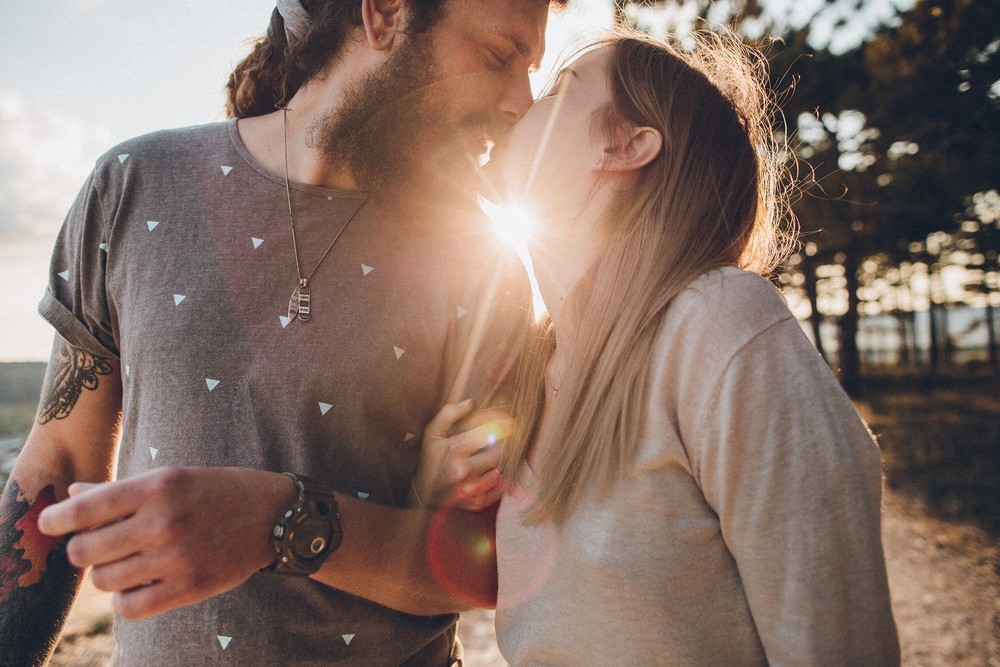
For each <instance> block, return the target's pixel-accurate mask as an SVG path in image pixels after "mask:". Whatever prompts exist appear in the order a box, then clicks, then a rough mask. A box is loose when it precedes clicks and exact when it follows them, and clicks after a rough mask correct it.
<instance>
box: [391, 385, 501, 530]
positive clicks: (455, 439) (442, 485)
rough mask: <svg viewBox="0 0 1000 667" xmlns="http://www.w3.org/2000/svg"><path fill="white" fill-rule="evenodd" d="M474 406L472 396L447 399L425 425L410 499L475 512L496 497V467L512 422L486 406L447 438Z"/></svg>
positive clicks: (497, 479)
mask: <svg viewBox="0 0 1000 667" xmlns="http://www.w3.org/2000/svg"><path fill="white" fill-rule="evenodd" d="M472 408H473V402H472V401H471V400H465V401H462V402H461V403H449V404H448V405H445V406H444V407H443V408H441V411H440V412H438V413H437V415H435V417H434V419H432V420H431V422H430V423H429V424H428V425H427V427H426V428H425V429H424V439H423V443H422V446H421V450H420V465H419V466H418V468H417V473H416V475H415V476H414V479H413V488H414V491H415V492H416V496H415V497H414V498H413V499H414V500H417V501H418V503H419V504H420V505H423V506H425V507H431V508H436V507H441V506H444V505H447V506H448V507H452V508H456V509H465V510H470V511H473V512H478V511H481V510H484V509H486V508H487V507H490V506H491V505H494V504H495V503H496V502H497V501H499V500H500V495H501V492H502V491H501V486H500V474H499V472H497V465H498V464H499V463H500V448H501V447H502V445H503V440H504V438H505V437H507V434H508V433H510V432H511V430H512V428H513V422H512V420H511V418H510V417H509V416H508V415H507V414H506V413H504V412H501V411H499V410H485V411H483V412H479V413H476V414H474V415H472V417H471V418H470V419H468V420H467V423H466V424H463V426H470V425H471V426H472V428H469V429H468V430H466V431H464V432H461V433H457V434H455V435H452V436H451V437H449V433H451V431H452V430H453V428H454V426H455V424H456V423H458V422H459V421H461V420H462V419H463V418H465V417H466V416H467V415H469V413H470V412H471V411H472ZM410 495H411V497H413V496H414V493H413V492H411V494H410Z"/></svg>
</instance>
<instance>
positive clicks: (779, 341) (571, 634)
mask: <svg viewBox="0 0 1000 667" xmlns="http://www.w3.org/2000/svg"><path fill="white" fill-rule="evenodd" d="M692 42H693V43H694V49H693V50H691V51H690V52H688V51H680V50H678V49H675V48H672V47H670V46H668V45H666V44H664V43H661V42H658V41H654V40H652V39H649V38H643V37H638V36H617V37H613V38H610V39H607V40H604V41H602V42H600V43H598V44H597V45H595V47H594V48H592V49H590V50H588V51H586V52H585V53H583V55H581V56H579V57H578V58H577V59H576V60H575V61H574V62H572V64H571V65H570V66H569V67H567V68H566V69H565V70H563V71H562V72H561V73H560V75H559V78H558V80H557V81H556V83H555V85H554V87H553V88H552V90H551V91H550V92H549V93H548V95H546V96H545V97H544V98H542V99H540V100H538V101H537V102H536V104H535V105H534V106H533V107H532V108H531V109H530V110H529V111H528V113H527V115H526V116H525V117H524V118H523V119H522V120H521V121H520V122H519V123H518V124H517V126H516V127H515V128H514V130H513V132H512V134H511V137H510V140H509V143H508V145H507V146H506V147H504V148H503V149H502V150H500V151H499V152H498V153H497V155H496V156H495V158H494V159H493V160H491V162H490V170H491V175H492V176H493V178H494V179H495V180H497V181H498V182H499V183H500V184H501V190H502V191H503V192H504V194H505V196H506V198H507V199H508V200H509V201H514V200H516V201H517V202H518V204H519V205H520V206H522V207H526V208H530V209H532V210H533V212H534V213H535V217H536V220H537V222H538V226H539V229H538V230H537V233H536V237H535V239H534V240H533V241H532V242H531V247H530V249H531V253H532V260H533V263H534V267H535V272H536V276H537V279H538V283H539V287H540V289H541V292H542V296H543V298H544V300H545V303H546V305H547V308H548V319H547V320H545V321H544V322H543V323H542V326H541V329H540V333H539V335H538V337H537V339H536V340H535V342H534V346H533V349H531V350H530V351H529V353H528V355H527V356H526V360H525V363H524V364H523V367H522V369H521V373H520V380H519V387H518V398H517V402H516V405H515V412H516V416H517V419H518V420H519V424H520V425H521V426H522V427H524V428H522V431H523V432H522V433H520V434H518V435H517V436H516V437H513V438H511V439H510V441H509V442H508V443H507V445H506V447H505V450H504V452H503V458H502V462H501V466H500V470H501V473H502V475H503V477H504V478H505V480H506V482H507V484H508V489H507V491H506V494H505V496H504V498H503V501H502V503H501V507H500V511H499V515H498V519H497V559H498V568H499V594H498V602H497V635H498V641H499V644H500V648H501V651H502V652H503V654H504V656H505V657H506V659H507V660H508V661H509V662H510V663H511V664H512V665H513V666H514V667H517V666H520V665H640V664H641V665H654V664H655V665H661V664H662V665H711V666H718V665H756V664H772V665H825V664H829V665H866V666H870V665H887V664H898V662H899V648H898V642H897V639H896V630H895V625H894V622H893V619H892V614H891V610H890V606H889V596H888V589H887V583H886V572H885V563H884V557H883V553H882V546H881V540H880V533H879V503H880V486H881V474H880V465H879V453H878V449H877V446H876V445H875V443H874V441H873V440H872V438H871V435H870V434H869V432H868V430H867V429H866V427H865V425H864V424H863V423H862V421H861V420H860V419H859V418H858V416H857V414H856V413H855V411H854V409H853V408H852V406H851V404H850V402H849V400H848V399H847V397H846V395H845V394H844V392H843V391H842V390H841V388H840V387H839V385H838V384H837V381H836V380H835V378H834V377H833V375H832V374H831V373H830V372H829V370H828V369H827V367H826V366H825V364H824V362H823V360H822V359H821V358H820V357H819V355H818V354H817V353H816V351H815V349H814V348H813V347H812V345H811V344H810V342H809V340H808V339H807V338H806V337H805V336H804V335H803V333H802V331H801V329H800V328H799V326H798V324H797V322H796V321H795V319H794V318H793V317H792V315H791V313H790V312H789V311H788V309H787V307H786V306H785V304H784V303H783V301H782V299H781V296H780V294H779V292H778V291H777V290H775V289H774V288H773V287H772V286H771V284H770V283H769V282H768V281H767V280H765V278H763V277H762V276H766V275H768V274H770V272H771V271H773V269H774V267H775V266H776V264H777V262H778V261H780V260H781V259H782V257H783V253H784V251H785V249H786V248H787V247H788V240H789V239H788V235H784V236H782V235H781V234H780V233H779V227H780V225H779V222H780V221H781V220H782V219H783V216H784V215H785V212H784V209H783V207H782V204H783V202H782V197H781V189H780V188H781V182H782V179H781V176H782V160H783V155H782V152H781V147H780V146H778V145H776V144H775V142H774V140H773V139H772V132H771V125H770V115H769V114H770V108H769V96H768V94H767V92H766V87H765V86H764V85H763V84H762V83H761V82H762V81H763V80H764V77H765V74H766V67H765V63H764V61H763V59H762V58H760V57H758V56H755V55H754V54H753V53H752V52H750V51H749V50H748V49H746V48H745V47H743V46H741V45H739V44H736V43H731V42H729V41H728V40H726V39H724V38H720V37H711V36H706V35H696V36H695V37H694V38H693V39H692Z"/></svg>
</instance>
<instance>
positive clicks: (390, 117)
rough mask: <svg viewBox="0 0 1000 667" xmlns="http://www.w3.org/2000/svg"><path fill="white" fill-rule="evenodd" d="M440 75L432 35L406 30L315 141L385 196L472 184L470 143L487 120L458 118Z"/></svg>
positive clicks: (323, 122)
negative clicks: (402, 39)
mask: <svg viewBox="0 0 1000 667" xmlns="http://www.w3.org/2000/svg"><path fill="white" fill-rule="evenodd" d="M438 81H440V77H439V75H438V67H437V63H436V61H435V59H434V56H433V54H432V53H431V48H430V36H429V35H428V34H426V33H424V34H421V35H411V36H409V38H408V39H407V40H406V42H404V43H403V44H402V45H401V46H400V47H399V49H398V50H397V51H396V52H395V53H393V55H392V56H391V57H390V58H389V59H388V60H387V61H386V63H385V64H384V65H383V66H382V67H380V68H378V69H377V70H375V71H374V72H372V73H370V74H368V75H367V76H365V77H364V78H362V79H361V80H360V81H358V82H357V83H356V84H355V85H354V86H352V87H351V88H350V89H349V90H348V91H347V94H346V95H345V98H344V102H343V103H342V104H341V106H340V108H339V109H336V110H334V111H331V112H329V113H327V114H326V115H324V116H323V117H322V118H321V119H320V121H319V124H318V126H317V128H316V138H317V147H318V148H319V149H320V150H321V151H322V152H323V154H324V155H326V157H327V159H328V160H329V161H330V162H331V164H334V165H338V166H343V167H346V168H347V169H348V170H349V172H350V174H351V176H352V177H353V179H354V181H355V183H357V185H358V187H359V188H361V189H363V190H368V191H370V192H377V193H378V194H380V195H383V196H393V195H400V194H407V193H411V194H412V193H413V192H414V191H417V190H419V191H422V192H423V193H425V194H429V193H430V192H431V191H434V192H436V193H440V191H441V190H442V189H443V188H442V187H441V186H442V185H447V189H449V190H455V189H458V190H464V189H471V188H472V187H473V186H472V183H473V177H474V175H475V170H476V168H477V167H478V161H477V158H478V155H476V154H475V153H476V151H475V150H473V148H472V147H473V145H474V142H478V141H479V140H480V138H481V137H482V135H483V134H484V133H485V132H486V131H487V130H488V127H487V126H488V125H489V123H488V122H487V121H486V120H485V119H479V118H474V119H466V120H464V121H460V120H457V119H454V118H453V117H452V115H451V113H450V109H449V105H448V100H447V99H446V97H447V96H446V95H445V94H442V92H441V91H440V90H438V88H439V87H440V86H439V85H435V82H438ZM392 191H396V192H392Z"/></svg>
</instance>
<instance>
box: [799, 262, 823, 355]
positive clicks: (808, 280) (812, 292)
mask: <svg viewBox="0 0 1000 667" xmlns="http://www.w3.org/2000/svg"><path fill="white" fill-rule="evenodd" d="M801 268H802V275H804V276H805V283H804V284H803V286H802V287H803V289H805V291H806V295H807V296H808V297H809V324H810V325H812V332H813V338H814V339H815V341H816V349H817V350H818V351H819V354H820V356H822V357H823V358H824V359H826V351H825V350H824V349H823V338H822V337H821V336H820V325H821V324H822V323H823V313H821V312H819V306H818V305H817V304H818V301H819V299H818V297H817V289H816V266H815V265H814V264H813V263H812V262H803V263H802V267H801ZM826 360H827V362H829V359H826Z"/></svg>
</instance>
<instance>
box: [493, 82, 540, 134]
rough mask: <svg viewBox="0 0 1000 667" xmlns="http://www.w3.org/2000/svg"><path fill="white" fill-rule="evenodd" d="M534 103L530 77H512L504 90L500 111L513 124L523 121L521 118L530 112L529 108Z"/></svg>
mask: <svg viewBox="0 0 1000 667" xmlns="http://www.w3.org/2000/svg"><path fill="white" fill-rule="evenodd" d="M534 101H535V100H534V97H533V96H532V94H531V82H530V81H529V80H528V75H527V74H523V75H520V76H514V77H511V79H510V81H509V83H508V84H507V87H506V88H505V89H504V95H503V97H502V98H501V100H500V108H499V111H500V113H501V114H502V115H503V116H504V118H505V119H506V120H509V121H510V123H511V124H513V123H516V122H517V121H519V120H520V119H521V116H523V115H524V114H525V113H526V112H527V111H528V108H529V107H531V105H532V103H534Z"/></svg>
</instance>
